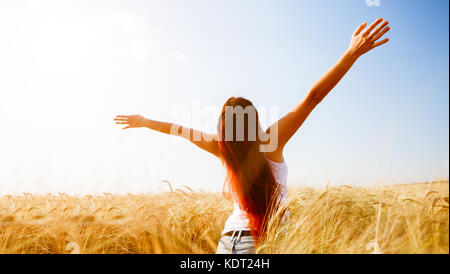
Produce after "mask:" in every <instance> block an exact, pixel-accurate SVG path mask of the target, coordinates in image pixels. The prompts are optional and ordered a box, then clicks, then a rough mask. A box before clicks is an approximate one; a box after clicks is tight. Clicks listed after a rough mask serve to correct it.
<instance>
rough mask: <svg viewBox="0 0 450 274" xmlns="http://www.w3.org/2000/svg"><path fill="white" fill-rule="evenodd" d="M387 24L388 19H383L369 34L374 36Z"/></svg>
mask: <svg viewBox="0 0 450 274" xmlns="http://www.w3.org/2000/svg"><path fill="white" fill-rule="evenodd" d="M387 24H389V21H384V22H383V23H382V24H381V25H379V26H378V27H377V28H376V29H375V30H374V31H373V32H372V33H371V34H370V36H371V37H375V36H376V35H377V34H378V33H380V31H381V30H382V29H383V28H384V27H386V26H387Z"/></svg>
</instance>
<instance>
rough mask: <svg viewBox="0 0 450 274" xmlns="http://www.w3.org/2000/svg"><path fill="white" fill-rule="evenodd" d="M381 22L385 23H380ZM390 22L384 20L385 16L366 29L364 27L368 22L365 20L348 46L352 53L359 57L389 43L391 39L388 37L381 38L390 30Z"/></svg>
mask: <svg viewBox="0 0 450 274" xmlns="http://www.w3.org/2000/svg"><path fill="white" fill-rule="evenodd" d="M381 22H383V23H382V24H381V25H379V24H380V23H381ZM388 24H389V22H388V21H383V18H379V19H377V20H376V21H375V22H373V23H372V25H370V26H369V27H368V28H367V29H365V30H364V28H365V27H366V26H367V23H366V22H364V23H363V24H362V25H360V26H359V27H358V28H357V29H356V30H355V32H354V33H353V36H352V40H351V42H350V46H349V48H348V51H349V52H350V54H351V55H352V56H354V57H356V58H359V57H360V56H361V55H363V54H364V53H366V52H368V51H370V50H372V49H374V48H376V47H379V46H381V45H383V44H385V43H387V42H388V41H389V39H388V38H386V39H383V40H381V41H380V38H381V37H383V35H384V34H385V33H386V32H388V31H389V30H390V28H389V26H388ZM378 25H379V26H378ZM377 26H378V27H377ZM376 27H377V28H376ZM375 28H376V29H375Z"/></svg>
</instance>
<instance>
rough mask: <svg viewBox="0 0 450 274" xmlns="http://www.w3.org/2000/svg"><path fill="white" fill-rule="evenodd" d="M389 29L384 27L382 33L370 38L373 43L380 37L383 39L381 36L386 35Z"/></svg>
mask: <svg viewBox="0 0 450 274" xmlns="http://www.w3.org/2000/svg"><path fill="white" fill-rule="evenodd" d="M390 29H391V28H390V27H389V26H387V27H385V28H384V29H383V30H382V31H380V32H379V33H377V34H376V35H374V36H373V37H372V40H373V41H377V40H378V39H380V38H381V37H383V35H385V34H386V32H388V31H389V30H390Z"/></svg>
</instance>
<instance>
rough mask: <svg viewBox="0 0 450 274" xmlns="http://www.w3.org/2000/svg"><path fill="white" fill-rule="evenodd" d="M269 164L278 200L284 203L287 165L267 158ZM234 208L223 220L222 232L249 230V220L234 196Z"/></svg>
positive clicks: (285, 198) (285, 199)
mask: <svg viewBox="0 0 450 274" xmlns="http://www.w3.org/2000/svg"><path fill="white" fill-rule="evenodd" d="M268 162H269V163H270V166H271V168H272V173H273V177H274V178H275V181H276V182H277V183H278V186H279V192H278V194H279V195H280V197H279V202H280V203H286V201H287V185H286V182H287V175H288V167H287V165H286V162H284V161H283V162H282V163H277V162H274V161H271V160H268ZM233 200H234V210H233V213H232V214H231V215H230V217H229V218H228V219H227V221H226V222H225V228H224V230H223V232H222V234H225V233H228V232H230V231H242V230H248V231H249V230H251V228H250V226H249V220H248V218H247V214H246V212H245V210H243V209H241V208H240V207H239V203H238V202H237V201H236V199H235V198H234V199H233Z"/></svg>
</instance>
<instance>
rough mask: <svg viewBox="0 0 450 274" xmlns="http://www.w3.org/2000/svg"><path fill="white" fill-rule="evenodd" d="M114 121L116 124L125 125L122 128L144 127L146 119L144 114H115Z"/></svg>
mask: <svg viewBox="0 0 450 274" xmlns="http://www.w3.org/2000/svg"><path fill="white" fill-rule="evenodd" d="M114 121H116V124H118V125H127V126H125V127H124V128H122V129H127V128H138V127H145V126H146V121H147V119H146V118H145V117H144V116H141V115H138V114H135V115H117V116H116V118H114Z"/></svg>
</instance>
